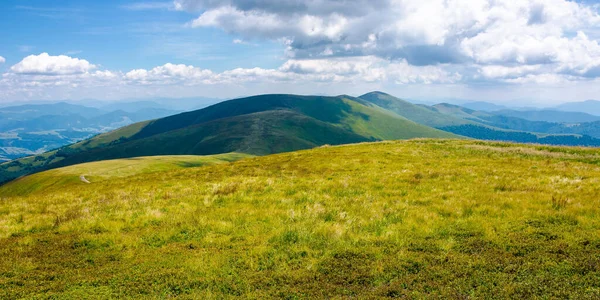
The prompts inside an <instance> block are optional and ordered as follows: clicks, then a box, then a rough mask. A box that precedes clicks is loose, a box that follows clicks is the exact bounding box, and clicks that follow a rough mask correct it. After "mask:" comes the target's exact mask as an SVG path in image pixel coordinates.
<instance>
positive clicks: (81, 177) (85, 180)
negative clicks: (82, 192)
mask: <svg viewBox="0 0 600 300" xmlns="http://www.w3.org/2000/svg"><path fill="white" fill-rule="evenodd" d="M79 180H81V181H82V182H85V183H91V182H89V180H87V179H85V176H83V175H81V176H79Z"/></svg>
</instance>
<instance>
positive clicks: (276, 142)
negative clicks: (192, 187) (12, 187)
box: [0, 95, 457, 182]
mask: <svg viewBox="0 0 600 300" xmlns="http://www.w3.org/2000/svg"><path fill="white" fill-rule="evenodd" d="M414 137H441V138H455V137H457V136H456V135H454V134H452V133H448V132H445V131H441V130H438V129H433V128H430V127H427V126H424V125H420V124H416V123H414V122H412V121H410V120H407V119H406V118H403V117H401V116H399V115H397V114H394V113H391V112H389V111H386V110H383V109H382V108H380V107H376V106H373V105H371V104H369V103H366V102H365V101H364V100H362V99H357V98H352V97H349V96H339V97H321V96H295V95H262V96H255V97H249V98H242V99H236V100H230V101H225V102H222V103H219V104H216V105H213V106H210V107H207V108H205V109H201V110H197V111H193V112H187V113H182V114H179V115H175V116H170V117H166V118H163V119H158V120H153V121H147V122H142V123H137V124H133V125H130V126H126V127H124V128H121V129H118V130H116V131H113V132H109V133H105V134H101V135H98V136H96V137H94V138H92V139H89V140H86V141H82V142H79V143H77V144H74V145H72V146H69V147H64V148H61V149H59V150H58V151H53V152H51V153H47V154H45V155H41V156H38V157H39V160H37V161H36V160H35V158H33V157H30V158H26V159H22V160H18V161H17V162H16V163H15V162H13V163H12V164H13V165H9V164H4V165H0V182H4V181H7V180H8V179H12V178H16V177H19V176H21V175H23V174H27V173H32V172H36V171H40V170H44V169H51V168H56V167H62V166H68V165H73V164H78V163H83V162H90V161H97V160H106V159H116V158H125V157H137V156H150V155H183V154H193V155H207V154H218V153H229V152H243V153H249V154H255V155H264V154H271V153H279V152H286V151H294V150H300V149H308V148H313V147H315V146H319V145H324V144H347V143H356V142H363V141H371V140H387V139H405V138H414ZM17 163H18V165H16V164H17Z"/></svg>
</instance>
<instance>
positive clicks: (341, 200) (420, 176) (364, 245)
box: [0, 140, 600, 299]
mask: <svg viewBox="0 0 600 300" xmlns="http://www.w3.org/2000/svg"><path fill="white" fill-rule="evenodd" d="M150 159H152V158H150ZM124 162H128V161H127V160H126V161H124ZM111 164H112V163H111V162H102V163H101V165H100V169H104V168H106V171H100V172H101V173H103V174H108V175H109V177H105V178H101V177H100V176H99V175H96V177H94V176H90V181H91V183H90V184H85V183H82V182H80V181H78V180H79V179H78V175H79V174H80V173H83V172H87V171H85V170H87V168H89V167H90V166H94V165H87V167H81V166H72V167H69V168H67V169H59V170H52V171H48V172H44V173H40V174H36V175H33V176H30V177H26V178H24V179H22V180H19V181H16V182H13V183H11V185H6V186H3V187H0V195H2V196H0V199H1V200H0V256H1V257H2V259H1V260H0V298H1V299H15V298H26V299H36V298H53V299H99V298H100V299H108V298H145V299H148V298H150V299H155V298H172V297H179V298H183V299H227V298H251V299H265V298H284V299H314V298H356V299H377V298H388V297H389V298H391V297H399V298H417V299H423V298H441V299H456V298H477V299H514V298H517V299H536V298H537V299H597V298H599V297H600V235H599V232H600V218H599V217H598V216H599V215H600V206H599V205H598V193H599V190H598V187H599V186H600V181H599V178H600V168H599V166H600V156H599V154H598V151H597V150H595V149H586V148H567V147H550V146H533V145H522V144H508V143H497V142H494V143H491V142H480V141H470V140H462V141H461V140H410V141H397V142H378V143H363V144H355V145H347V146H332V147H320V148H315V149H312V150H307V151H298V152H289V153H283V154H277V155H269V156H263V157H256V158H247V159H243V160H240V161H236V162H233V163H225V164H215V165H210V166H203V167H198V168H184V169H181V168H178V169H175V170H168V171H161V172H149V173H143V174H137V175H135V174H134V175H132V176H119V175H118V174H116V172H115V171H114V169H113V167H111V166H110V165H111ZM84 166H86V165H84ZM94 168H96V166H94ZM64 170H68V171H64ZM92 171H93V170H92ZM52 172H60V173H61V174H63V175H55V174H56V173H52ZM113 174H116V175H117V176H112V175H113ZM55 176H67V177H70V178H71V179H72V180H73V181H74V182H64V181H61V182H57V183H54V184H53V186H52V187H49V188H45V189H39V190H35V189H28V188H25V189H23V190H24V191H23V192H21V193H19V195H18V196H17V195H12V196H10V195H7V194H8V193H7V189H10V190H18V187H17V186H18V185H20V184H25V185H29V186H31V185H36V184H37V185H44V184H46V180H47V179H48V178H53V177H55ZM36 182H37V183H36Z"/></svg>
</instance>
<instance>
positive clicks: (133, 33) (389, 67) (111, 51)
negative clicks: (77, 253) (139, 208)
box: [0, 0, 600, 106]
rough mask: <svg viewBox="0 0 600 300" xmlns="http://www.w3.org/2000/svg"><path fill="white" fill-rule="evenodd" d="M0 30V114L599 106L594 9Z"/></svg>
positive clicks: (144, 11)
mask: <svg viewBox="0 0 600 300" xmlns="http://www.w3.org/2000/svg"><path fill="white" fill-rule="evenodd" d="M0 29H2V36H1V40H2V42H1V43H0V74H1V76H2V77H0V102H13V101H30V100H62V99H72V100H79V99H101V100H104V99H106V100H118V99H124V98H149V97H194V96H199V97H200V96H202V97H218V98H229V97H236V96H243V95H251V94H259V93H284V92H286V93H300V94H343V93H344V94H351V95H358V94H361V93H365V92H369V91H371V90H383V91H386V92H390V93H392V94H394V95H397V96H400V97H407V98H414V99H423V100H435V99H451V98H463V99H472V100H482V101H491V102H497V103H504V104H519V105H538V106H550V105H554V104H557V103H560V102H567V101H580V100H586V99H590V98H598V97H597V96H596V95H598V94H600V84H599V83H600V79H598V78H599V77H600V45H599V44H598V39H599V38H600V15H599V5H598V3H597V2H596V1H578V2H574V1H567V0H522V1H513V0H495V1H492V0H456V1H442V0H402V1H400V0H306V1H299V0H277V1H276V0H262V1H247V0H223V1H213V0H173V1H170V0H168V1H146V2H144V1H82V0H80V1H41V0H5V1H2V2H0Z"/></svg>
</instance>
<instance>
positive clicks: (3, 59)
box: [0, 56, 6, 64]
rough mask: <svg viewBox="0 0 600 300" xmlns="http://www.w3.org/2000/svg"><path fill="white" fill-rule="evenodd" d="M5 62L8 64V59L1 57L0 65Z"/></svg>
mask: <svg viewBox="0 0 600 300" xmlns="http://www.w3.org/2000/svg"><path fill="white" fill-rule="evenodd" d="M5 62H6V59H5V58H4V57H2V56H0V64H3V63H5Z"/></svg>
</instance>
